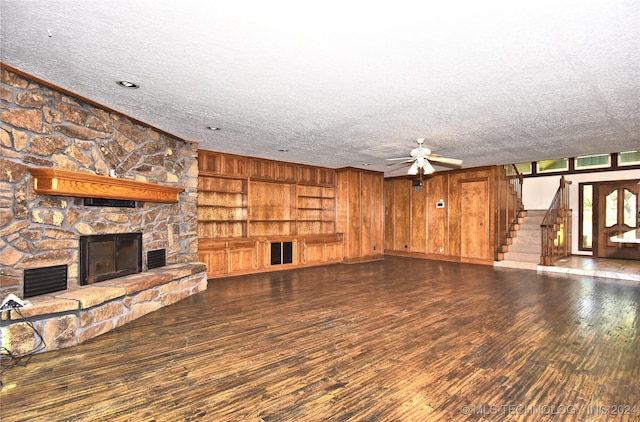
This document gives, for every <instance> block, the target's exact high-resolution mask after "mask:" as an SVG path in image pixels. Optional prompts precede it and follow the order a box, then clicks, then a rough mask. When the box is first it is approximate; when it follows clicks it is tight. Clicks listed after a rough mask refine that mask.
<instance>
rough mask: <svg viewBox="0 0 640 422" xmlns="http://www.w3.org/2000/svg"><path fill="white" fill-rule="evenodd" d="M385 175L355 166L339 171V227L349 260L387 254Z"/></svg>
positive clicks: (345, 255)
mask: <svg viewBox="0 0 640 422" xmlns="http://www.w3.org/2000/svg"><path fill="white" fill-rule="evenodd" d="M383 180H384V174H383V173H377V172H372V171H366V170H359V169H353V168H344V169H338V170H337V171H336V198H337V203H338V211H337V220H336V226H337V231H338V232H340V233H343V235H344V242H345V248H344V260H345V262H360V261H369V260H376V259H382V258H383V257H384V214H383V213H384V191H383V186H384V183H383Z"/></svg>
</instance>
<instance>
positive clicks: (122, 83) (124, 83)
mask: <svg viewBox="0 0 640 422" xmlns="http://www.w3.org/2000/svg"><path fill="white" fill-rule="evenodd" d="M116 83H117V84H118V85H120V86H123V87H125V88H131V89H137V88H140V85H138V84H134V83H133V82H129V81H116Z"/></svg>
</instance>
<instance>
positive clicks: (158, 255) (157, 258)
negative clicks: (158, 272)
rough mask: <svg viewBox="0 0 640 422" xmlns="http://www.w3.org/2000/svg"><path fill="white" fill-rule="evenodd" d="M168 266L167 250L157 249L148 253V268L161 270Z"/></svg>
mask: <svg viewBox="0 0 640 422" xmlns="http://www.w3.org/2000/svg"><path fill="white" fill-rule="evenodd" d="M165 265H167V250H166V249H156V250H153V251H149V252H147V268H148V269H150V270H151V269H153V268H159V267H164V266H165Z"/></svg>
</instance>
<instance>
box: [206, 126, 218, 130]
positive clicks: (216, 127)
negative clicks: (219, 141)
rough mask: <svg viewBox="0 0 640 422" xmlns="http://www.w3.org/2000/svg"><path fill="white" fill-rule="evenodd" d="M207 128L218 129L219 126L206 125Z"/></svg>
mask: <svg viewBox="0 0 640 422" xmlns="http://www.w3.org/2000/svg"><path fill="white" fill-rule="evenodd" d="M207 129H209V130H220V128H219V127H218V126H207Z"/></svg>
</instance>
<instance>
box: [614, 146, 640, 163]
mask: <svg viewBox="0 0 640 422" xmlns="http://www.w3.org/2000/svg"><path fill="white" fill-rule="evenodd" d="M635 164H640V150H638V151H627V152H621V153H619V154H618V165H619V166H632V165H635Z"/></svg>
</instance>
